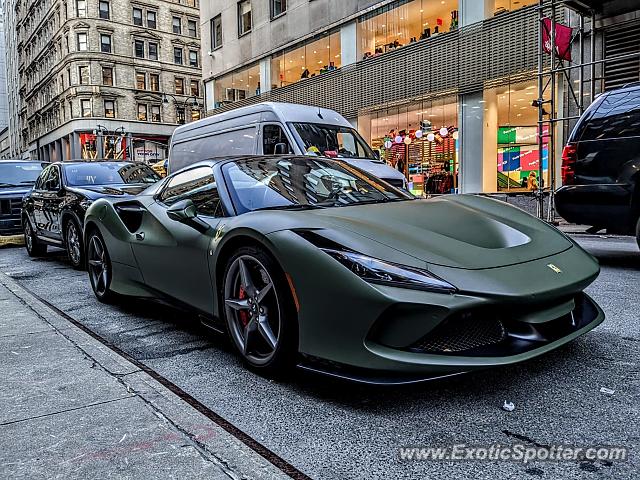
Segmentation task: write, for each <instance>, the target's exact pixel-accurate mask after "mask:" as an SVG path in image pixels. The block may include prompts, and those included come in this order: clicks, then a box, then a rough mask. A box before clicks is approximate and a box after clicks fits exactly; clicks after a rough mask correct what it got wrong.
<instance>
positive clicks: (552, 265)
mask: <svg viewBox="0 0 640 480" xmlns="http://www.w3.org/2000/svg"><path fill="white" fill-rule="evenodd" d="M547 267H549V268H550V269H551V270H553V271H554V272H556V273H562V270H560V269H559V268H558V267H556V266H555V265H554V264H553V263H550V264H549V265H547Z"/></svg>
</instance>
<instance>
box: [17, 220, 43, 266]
mask: <svg viewBox="0 0 640 480" xmlns="http://www.w3.org/2000/svg"><path fill="white" fill-rule="evenodd" d="M22 223H23V224H24V227H23V228H24V245H25V247H27V253H28V254H29V256H30V257H41V256H43V255H45V254H46V253H47V246H46V245H45V244H44V243H42V242H40V240H38V237H36V234H35V232H34V231H33V228H32V227H31V222H30V221H29V219H28V218H24V219H22Z"/></svg>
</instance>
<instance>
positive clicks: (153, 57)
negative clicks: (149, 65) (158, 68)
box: [149, 42, 158, 60]
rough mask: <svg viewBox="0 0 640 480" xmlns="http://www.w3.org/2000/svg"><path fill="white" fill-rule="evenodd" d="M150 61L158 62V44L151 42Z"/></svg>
mask: <svg viewBox="0 0 640 480" xmlns="http://www.w3.org/2000/svg"><path fill="white" fill-rule="evenodd" d="M149 59H150V60H158V44H157V43H155V42H149Z"/></svg>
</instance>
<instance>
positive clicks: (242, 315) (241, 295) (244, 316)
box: [238, 285, 249, 327]
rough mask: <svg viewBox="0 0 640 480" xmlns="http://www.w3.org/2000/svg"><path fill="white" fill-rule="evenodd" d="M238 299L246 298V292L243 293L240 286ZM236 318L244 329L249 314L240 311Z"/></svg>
mask: <svg viewBox="0 0 640 480" xmlns="http://www.w3.org/2000/svg"><path fill="white" fill-rule="evenodd" d="M238 298H239V299H240V300H242V299H244V298H247V292H245V291H244V288H243V287H242V285H240V292H239V293H238ZM238 316H239V317H240V321H241V322H242V326H243V327H246V326H247V325H248V324H249V314H248V313H247V311H246V310H240V311H239V312H238Z"/></svg>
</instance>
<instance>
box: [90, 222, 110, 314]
mask: <svg viewBox="0 0 640 480" xmlns="http://www.w3.org/2000/svg"><path fill="white" fill-rule="evenodd" d="M87 269H88V270H89V280H90V281H91V288H92V289H93V293H94V294H95V296H96V298H97V299H98V300H99V301H100V302H103V303H111V302H113V301H114V300H115V294H114V293H113V292H112V291H111V279H112V270H111V260H110V258H109V252H108V251H107V247H106V246H105V243H104V240H103V239H102V236H101V235H100V233H98V232H97V231H93V232H91V234H90V235H89V238H88V240H87Z"/></svg>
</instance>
